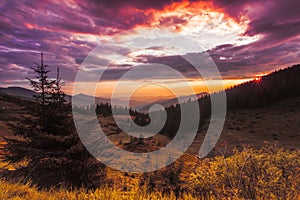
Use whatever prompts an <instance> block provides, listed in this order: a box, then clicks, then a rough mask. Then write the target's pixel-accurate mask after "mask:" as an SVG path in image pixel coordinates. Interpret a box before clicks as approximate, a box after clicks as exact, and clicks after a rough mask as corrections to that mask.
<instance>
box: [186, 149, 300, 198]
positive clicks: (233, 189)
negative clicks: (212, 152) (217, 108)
mask: <svg viewBox="0 0 300 200" xmlns="http://www.w3.org/2000/svg"><path fill="white" fill-rule="evenodd" d="M299 157H300V150H297V151H288V150H283V149H278V148H276V147H264V148H262V149H261V150H254V149H252V148H246V149H244V150H243V151H241V152H239V151H237V150H235V151H234V154H233V155H232V156H230V157H224V156H218V157H215V158H212V159H204V160H203V162H201V163H199V166H198V167H197V169H196V172H195V173H194V174H193V175H192V176H191V182H192V183H193V189H194V190H195V192H196V193H198V195H201V196H202V195H204V196H206V197H208V196H210V197H211V196H214V197H215V198H217V199H223V198H235V199H299V198H300V192H299V191H300V161H299Z"/></svg>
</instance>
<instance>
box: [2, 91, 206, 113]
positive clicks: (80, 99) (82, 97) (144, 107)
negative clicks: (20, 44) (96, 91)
mask: <svg viewBox="0 0 300 200" xmlns="http://www.w3.org/2000/svg"><path fill="white" fill-rule="evenodd" d="M0 94H5V95H10V96H15V97H19V98H22V99H25V100H30V101H32V100H33V99H34V95H36V94H37V93H36V92H35V91H33V90H30V89H26V88H22V87H8V88H1V87H0ZM205 95H207V93H206V92H204V93H199V94H196V95H187V96H181V97H180V98H181V101H183V102H184V101H188V100H195V99H194V97H195V96H196V98H197V99H198V98H201V97H203V96H205ZM75 96H76V98H77V103H78V105H85V102H87V101H89V102H91V101H93V100H94V99H95V103H96V104H100V103H111V100H110V99H108V98H103V97H96V98H95V97H93V96H91V95H86V94H76V95H75ZM71 100H72V96H71V95H66V101H67V102H71ZM115 103H116V104H117V105H118V106H125V105H127V104H126V101H124V100H121V99H116V100H115ZM177 103H178V100H177V98H168V99H166V98H160V99H157V100H155V101H153V102H151V103H149V102H147V103H145V102H142V101H136V100H131V101H130V104H131V107H134V108H136V109H137V110H139V111H141V112H145V111H148V110H149V108H150V107H151V105H153V104H161V105H162V106H164V107H166V106H169V105H174V104H177Z"/></svg>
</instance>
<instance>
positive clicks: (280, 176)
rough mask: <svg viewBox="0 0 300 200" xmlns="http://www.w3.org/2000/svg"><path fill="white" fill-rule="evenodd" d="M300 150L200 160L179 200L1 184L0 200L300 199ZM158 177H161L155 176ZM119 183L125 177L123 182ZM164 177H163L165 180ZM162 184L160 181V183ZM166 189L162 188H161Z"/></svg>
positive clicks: (136, 191)
mask: <svg viewBox="0 0 300 200" xmlns="http://www.w3.org/2000/svg"><path fill="white" fill-rule="evenodd" d="M299 157H300V150H294V151H289V150H283V149H279V148H276V147H273V146H272V147H264V148H262V149H260V150H255V149H252V148H245V149H244V150H243V151H241V152H239V151H234V153H233V155H231V156H228V157H225V156H216V157H214V158H206V159H199V160H198V162H197V163H194V164H195V166H196V168H194V169H193V170H194V173H191V174H190V176H188V177H181V178H180V179H181V180H178V181H180V182H185V183H186V184H182V185H181V187H184V188H181V191H182V192H181V193H180V194H179V195H177V194H175V193H173V192H172V191H171V192H162V191H160V190H151V188H149V185H148V186H145V185H144V186H141V187H140V188H138V187H136V188H132V189H131V190H130V191H123V190H122V189H121V188H113V187H108V186H102V187H100V188H99V189H96V190H86V189H83V188H81V189H73V190H69V189H64V188H60V189H57V188H56V189H50V190H44V189H42V190H39V189H37V188H36V187H35V186H32V185H31V184H30V183H27V184H21V183H11V182H9V181H5V180H4V179H2V180H0V185H1V186H0V199H24V200H26V199H32V200H37V199H41V200H42V199H43V200H44V199H51V200H56V199H57V200H58V199H59V200H60V199H74V200H75V199H79V200H80V199H290V200H293V199H299V198H300V161H299ZM156 175H158V176H159V172H158V173H156ZM120 178H121V177H120ZM163 178H165V179H166V177H162V179H163ZM161 181H163V180H158V182H161ZM161 189H163V188H161Z"/></svg>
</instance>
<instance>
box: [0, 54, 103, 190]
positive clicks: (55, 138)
mask: <svg viewBox="0 0 300 200" xmlns="http://www.w3.org/2000/svg"><path fill="white" fill-rule="evenodd" d="M47 68H48V66H47V65H44V63H43V54H41V64H40V65H39V64H37V66H36V68H34V71H35V73H36V77H35V78H36V80H32V79H28V80H29V81H30V83H31V85H32V87H33V88H34V90H35V91H37V92H38V95H36V96H35V103H34V104H30V106H29V107H28V108H27V110H28V114H27V115H26V116H23V118H22V120H20V121H19V122H18V123H16V124H11V126H12V128H13V130H14V134H15V135H18V136H20V138H21V139H9V138H6V142H7V145H6V146H5V151H6V154H5V155H6V157H5V160H6V161H8V162H9V163H10V164H17V163H20V162H22V161H25V160H26V161H27V164H26V165H21V166H19V167H17V169H16V170H15V171H13V172H12V175H13V176H14V177H16V178H17V179H19V180H20V179H22V178H23V180H24V181H28V180H30V181H33V183H34V184H36V185H38V186H40V187H55V186H61V185H64V186H71V187H80V186H85V187H87V188H96V187H98V186H99V185H100V183H101V180H103V179H104V176H105V175H104V165H102V164H101V163H99V162H98V161H97V160H96V159H95V158H93V157H92V156H91V155H90V154H89V152H88V151H87V150H86V149H85V148H84V146H83V145H82V143H81V141H80V139H79V137H78V135H77V133H76V129H75V126H74V123H73V119H72V115H71V105H70V104H69V103H66V101H65V93H64V92H63V91H62V90H61V87H62V86H63V84H64V83H63V82H61V78H60V76H59V69H57V77H56V80H51V79H50V78H48V73H49V72H50V70H47Z"/></svg>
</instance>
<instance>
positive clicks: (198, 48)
mask: <svg viewBox="0 0 300 200" xmlns="http://www.w3.org/2000/svg"><path fill="white" fill-rule="evenodd" d="M299 7H300V1H298V0H288V1H282V0H272V1H268V0H266V1H258V0H243V1H229V0H218V1H217V0H215V1H197V0H156V1H141V0H122V1H117V0H109V1H106V0H100V1H96V0H91V1H88V0H65V1H58V0H45V1H34V0H32V1H22V0H20V1H3V0H0V11H1V12H0V13H1V14H0V41H1V43H0V87H8V86H21V87H27V88H28V87H30V86H29V85H28V81H27V80H26V79H25V78H32V77H34V74H33V72H32V69H31V68H32V67H34V66H35V64H34V63H33V62H40V52H43V53H44V61H45V64H47V65H49V66H50V67H49V68H50V69H52V72H51V74H50V76H54V75H55V69H56V68H57V67H59V68H60V71H61V76H62V78H63V80H64V81H65V82H66V85H65V87H64V89H65V91H66V92H67V93H70V94H71V93H72V92H73V86H74V81H75V80H76V75H78V71H80V70H83V71H85V72H89V74H90V75H89V76H88V77H86V79H85V80H82V81H81V84H82V85H83V86H84V87H82V91H81V92H82V93H85V94H93V93H94V89H90V88H93V87H92V86H91V87H89V86H90V85H94V84H95V83H94V82H93V81H92V80H94V78H95V77H96V76H98V74H99V71H101V70H102V71H104V69H105V72H104V73H103V76H102V77H101V78H100V77H98V79H99V78H100V81H99V82H98V84H99V83H100V86H99V85H98V86H97V90H96V93H97V94H96V95H97V96H103V97H108V96H110V95H111V93H112V91H113V89H114V86H115V85H116V84H119V85H121V87H122V88H123V89H122V90H121V91H123V93H124V95H126V91H127V89H128V88H129V87H131V86H132V85H133V84H135V83H137V82H143V83H145V82H149V80H156V82H155V84H156V85H155V84H154V83H153V82H151V81H150V85H148V86H146V87H145V88H141V89H140V90H139V92H136V93H139V94H140V95H139V96H143V95H144V96H145V97H147V98H148V97H149V96H153V95H154V94H155V95H156V96H159V97H160V96H172V92H170V91H169V92H167V91H166V90H165V87H161V86H157V83H161V84H162V85H165V86H166V87H168V86H170V85H172V86H174V87H176V88H181V90H179V91H180V94H181V95H188V93H186V92H185V91H187V90H186V89H185V88H184V87H183V85H184V84H181V83H182V82H188V83H189V84H190V85H191V86H192V88H193V89H194V91H195V92H197V93H199V92H203V91H207V88H206V87H205V84H204V83H203V80H209V81H210V83H212V84H215V88H214V91H218V90H219V89H220V88H219V87H218V83H217V82H216V83H214V78H215V77H214V76H209V77H206V78H204V77H201V76H199V74H198V73H197V72H196V71H195V70H194V69H193V66H191V64H190V63H189V62H187V61H186V60H185V59H183V58H184V56H186V55H188V56H189V55H194V56H199V54H208V55H209V56H210V58H211V59H212V60H211V61H210V62H213V63H214V64H215V65H216V66H217V68H218V70H219V72H220V74H221V76H222V79H223V84H224V85H223V86H225V87H230V86H232V85H234V84H238V83H241V82H243V81H248V80H252V79H253V78H255V77H257V76H259V75H261V74H266V73H269V72H271V71H274V70H276V69H279V68H283V67H287V66H290V65H293V64H296V63H299V60H300V34H299V32H300V13H299ZM95 48H97V49H98V55H97V56H94V57H93V56H91V52H92V51H93V49H95ZM153 63H158V64H161V65H168V66H170V67H171V68H173V69H175V70H177V71H178V72H179V73H180V74H181V75H183V77H181V78H178V77H171V76H167V77H166V74H167V73H168V72H167V71H163V70H158V71H157V73H156V75H157V76H156V77H153V76H152V77H147V76H145V74H151V73H149V72H151V71H153V70H154V69H156V68H155V67H153ZM202 64H203V65H205V64H207V63H206V61H203V62H202ZM139 65H147V66H148V68H147V69H146V71H140V72H139V73H137V74H136V75H135V78H134V79H130V78H129V79H126V80H122V81H120V78H121V77H122V76H123V75H124V74H126V73H127V72H128V71H130V70H131V69H133V68H135V67H136V66H139ZM205 67H206V69H207V70H209V69H208V68H210V65H205ZM161 69H162V68H161ZM120 83H121V84H120ZM141 91H143V92H141ZM123 93H122V94H121V93H120V97H122V95H123Z"/></svg>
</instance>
